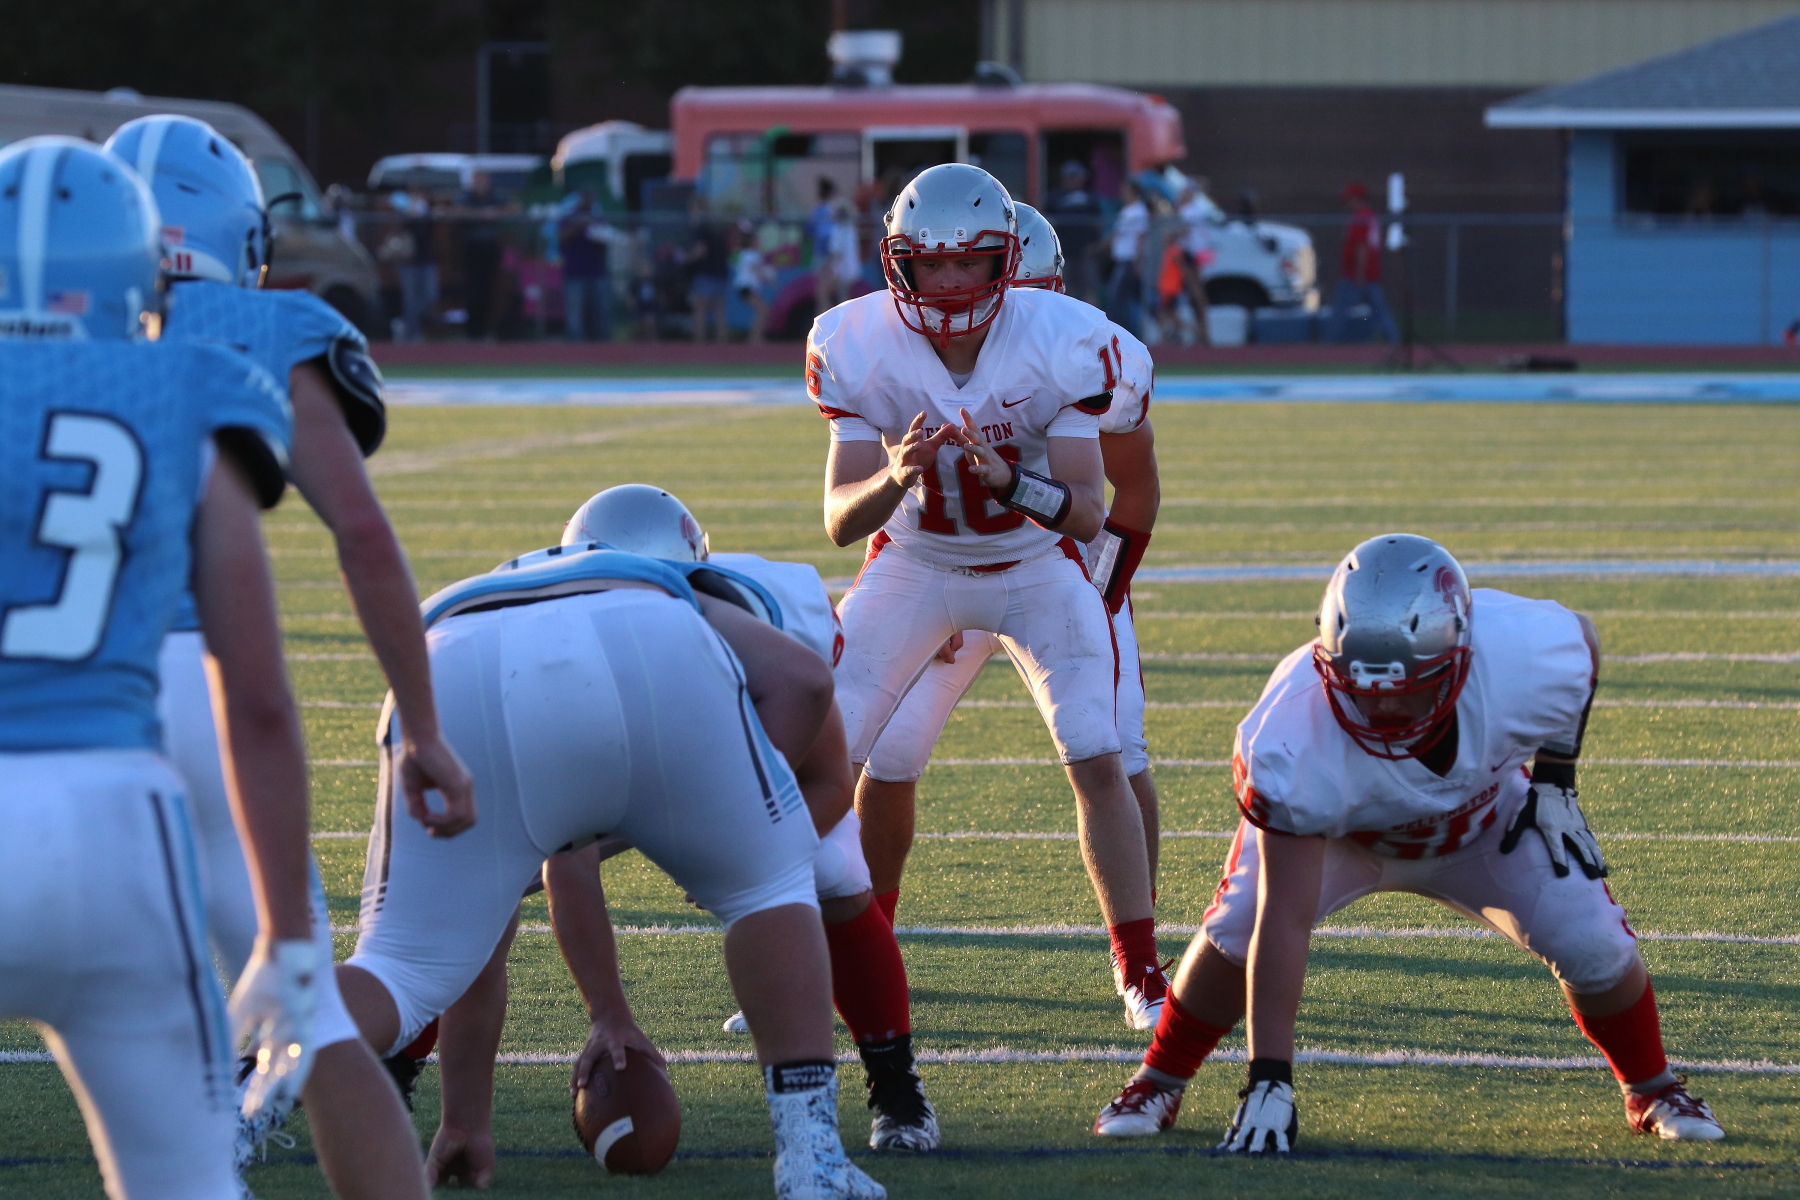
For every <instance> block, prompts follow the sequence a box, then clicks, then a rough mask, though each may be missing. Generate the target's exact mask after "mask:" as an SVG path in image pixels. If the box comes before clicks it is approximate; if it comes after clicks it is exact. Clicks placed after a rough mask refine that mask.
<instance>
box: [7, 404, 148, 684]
mask: <svg viewBox="0 0 1800 1200" xmlns="http://www.w3.org/2000/svg"><path fill="white" fill-rule="evenodd" d="M40 457H41V458H44V459H56V460H62V461H74V462H86V463H92V464H93V467H94V477H93V482H92V483H91V484H90V485H89V487H88V490H87V491H86V492H64V491H52V492H51V493H50V494H49V495H48V496H46V497H45V498H44V508H43V516H42V517H41V518H40V519H39V520H38V527H37V541H38V543H39V544H40V545H44V546H55V547H58V548H60V549H65V550H70V551H72V552H73V553H72V554H70V556H69V560H68V564H67V566H66V567H65V568H64V570H63V577H62V587H61V589H60V590H59V591H58V593H57V596H56V599H55V600H52V601H51V602H50V603H48V604H21V605H16V606H14V607H13V608H11V609H8V610H7V612H6V616H5V620H4V622H3V623H0V657H5V658H50V659H58V660H61V661H64V662H72V661H77V660H80V659H83V658H86V657H88V656H89V655H91V654H93V653H94V651H96V650H98V649H99V648H100V641H101V638H102V636H103V635H104V633H105V631H106V618H107V615H108V614H109V613H110V612H111V611H112V599H113V588H114V585H115V584H117V583H118V580H119V567H120V566H121V565H122V564H123V562H124V558H125V547H124V534H125V530H126V528H127V527H128V526H129V525H130V524H131V520H132V517H133V516H134V515H135V514H136V511H137V504H138V494H139V485H140V484H141V483H142V482H143V478H144V452H143V450H142V449H141V448H140V447H139V446H138V441H137V438H136V437H135V436H133V434H132V432H131V431H130V430H129V429H127V428H126V427H125V426H124V425H122V424H120V423H119V422H118V421H115V420H114V419H112V418H111V417H103V416H96V415H93V414H88V413H68V412H58V413H51V414H50V426H49V429H48V430H47V431H46V433H45V436H44V449H43V452H42V453H41V455H40Z"/></svg>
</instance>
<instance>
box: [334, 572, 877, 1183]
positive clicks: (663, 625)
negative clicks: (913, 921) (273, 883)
mask: <svg viewBox="0 0 1800 1200" xmlns="http://www.w3.org/2000/svg"><path fill="white" fill-rule="evenodd" d="M424 615H425V624H426V628H427V631H428V632H427V645H428V647H429V649H430V653H431V667H432V683H433V687H434V688H435V690H436V695H437V702H438V711H439V712H440V713H441V714H442V720H443V727H444V731H445V736H446V737H447V738H448V740H449V742H450V744H451V745H453V746H455V747H456V749H457V751H458V752H459V753H460V754H461V755H462V757H463V759H464V761H466V762H467V763H468V764H469V766H470V768H471V770H472V772H473V775H474V779H475V793H476V797H477V799H478V801H479V803H480V806H481V822H480V824H478V825H476V826H475V827H474V828H473V829H472V830H470V831H469V832H467V833H464V834H462V835H461V836H460V837H457V838H453V839H434V838H432V837H430V836H429V835H428V833H427V832H426V831H425V830H424V829H423V828H421V827H420V826H418V825H417V824H415V823H414V822H411V821H405V820H396V819H395V817H394V809H395V806H396V804H397V803H399V802H400V797H398V796H397V795H396V794H395V793H396V791H397V787H396V781H395V779H394V773H393V771H392V758H393V755H394V751H395V747H396V746H397V745H398V744H399V742H400V739H402V738H403V737H404V736H405V731H404V729H403V728H402V722H403V718H402V717H401V716H400V714H399V713H398V712H397V711H395V708H394V706H393V705H391V704H390V705H388V706H387V708H386V709H385V710H384V712H383V714H382V724H381V731H380V742H381V747H382V757H383V764H384V765H383V767H382V774H381V778H382V792H381V795H380V798H379V800H378V802H377V804H378V806H377V811H376V825H375V830H374V834H373V836H372V837H371V839H370V843H369V857H368V866H367V869H366V873H365V877H364V884H363V907H362V918H361V922H360V924H361V931H362V932H361V936H360V937H359V939H358V940H357V945H356V952H355V954H354V955H352V956H351V958H350V960H349V962H347V963H345V964H343V965H341V966H340V967H339V968H338V982H339V986H340V988H341V989H342V991H343V994H344V999H345V1002H346V1003H347V1004H348V1006H349V1008H350V1011H351V1013H352V1014H353V1015H354V1016H355V1018H356V1021H357V1025H358V1026H359V1027H360V1028H361V1030H362V1033H363V1036H364V1038H365V1039H367V1040H368V1041H369V1042H370V1043H371V1044H372V1045H373V1046H375V1047H376V1048H377V1049H378V1050H379V1051H381V1052H382V1053H383V1054H391V1053H393V1052H394V1051H396V1050H398V1049H400V1048H402V1047H404V1046H406V1045H408V1044H409V1043H411V1042H412V1041H413V1040H414V1039H416V1038H417V1037H418V1035H419V1033H420V1031H421V1030H422V1029H424V1027H425V1025H426V1023H427V1022H429V1021H431V1020H432V1019H433V1018H436V1017H438V1016H439V1015H440V1014H442V1013H443V1012H444V1010H445V1009H446V1008H448V1007H449V1006H450V1005H451V1004H452V1003H453V1002H455V1001H456V1000H457V998H458V997H460V996H462V995H463V993H464V992H465V991H466V990H467V989H468V987H469V985H470V984H471V983H473V982H474V981H475V980H476V979H477V977H478V976H479V975H480V973H481V971H482V968H483V966H484V964H487V963H489V962H490V961H491V959H492V956H493V954H494V951H495V948H496V947H497V945H498V944H499V943H500V941H501V939H502V937H503V936H504V935H505V933H506V931H507V930H508V928H509V926H510V925H511V923H512V921H513V918H514V914H515V913H516V911H517V908H518V903H519V897H520V896H521V895H522V894H523V893H524V892H525V889H526V887H527V886H528V885H529V884H530V883H531V881H532V880H533V879H534V878H535V877H537V876H538V875H539V874H540V872H541V870H542V868H543V866H544V863H545V860H546V859H549V858H551V857H552V856H555V855H558V854H560V853H562V852H566V851H572V850H578V849H580V848H582V847H584V846H586V845H588V844H589V843H592V842H595V841H596V840H598V839H600V838H602V837H605V836H608V835H616V836H617V837H618V838H620V839H622V840H623V841H625V842H627V843H629V844H630V845H632V846H634V847H636V848H637V849H638V850H639V851H641V852H642V853H643V854H644V855H645V857H647V858H649V859H650V860H651V861H652V862H654V863H656V864H657V865H658V866H660V867H662V868H663V869H664V870H665V871H667V872H669V874H670V875H671V876H672V877H673V878H674V879H675V880H676V881H677V883H679V884H680V885H681V886H682V887H683V888H684V889H685V890H686V891H687V892H688V893H689V894H690V895H691V896H693V897H694V899H695V902H696V903H698V904H700V905H701V906H702V907H703V908H705V909H707V910H708V911H709V912H712V913H713V914H715V915H716V916H718V917H719V919H720V920H721V921H723V922H724V924H725V930H726V932H725V961H726V970H727V973H728V974H729V975H730V977H731V982H732V986H733V989H734V990H735V992H736V994H737V998H738V1002H739V1003H740V1004H741V1005H742V1006H743V1008H744V1012H745V1014H746V1015H747V1017H748V1020H749V1025H750V1030H751V1033H752V1036H753V1037H754V1038H755V1041H756V1049H757V1056H758V1060H759V1062H760V1063H761V1064H762V1066H763V1069H764V1080H765V1085H766V1090H767V1097H768V1102H769V1111H770V1116H771V1119H772V1121H773V1123H774V1128H775V1140H776V1163H775V1182H776V1194H777V1195H778V1196H780V1197H783V1198H784V1200H828V1198H846V1200H869V1198H874V1197H880V1196H884V1195H885V1194H886V1193H885V1191H884V1190H883V1189H882V1188H881V1186H880V1185H879V1184H877V1183H875V1182H874V1181H873V1180H871V1179H869V1177H868V1176H867V1175H865V1174H863V1172H862V1171H860V1170H858V1169H857V1168H856V1167H855V1166H853V1165H852V1164H851V1163H850V1160H849V1159H848V1158H846V1157H845V1155H844V1151H843V1147H842V1144H841V1143H840V1141H839V1139H838V1130H837V1068H836V1063H835V1061H834V1058H833V1049H832V1034H831V997H830V970H831V966H830V962H829V959H828V956H827V951H826V943H825V936H824V933H823V931H822V930H821V928H820V924H819V907H818V901H817V900H816V899H815V891H816V888H815V885H814V882H813V861H814V858H815V854H816V851H817V849H818V844H819V838H818V834H817V833H816V832H815V831H814V816H813V814H812V813H811V812H809V810H808V807H807V801H806V797H805V796H804V795H803V794H802V793H801V791H800V788H799V786H798V785H797V784H796V782H795V779H794V775H793V772H792V771H790V770H789V769H788V766H787V763H788V762H799V761H802V760H803V759H804V758H805V757H806V751H807V750H808V748H810V747H811V745H812V744H813V743H814V742H815V741H816V740H817V739H818V737H819V734H820V731H821V729H822V728H824V727H825V726H826V724H827V719H828V717H829V715H830V713H831V708H832V684H831V671H830V668H829V667H828V666H826V664H825V663H824V662H823V661H822V660H820V659H819V658H818V657H817V656H816V655H813V654H803V653H797V652H796V651H797V649H798V647H797V646H796V643H795V642H794V641H793V639H791V638H789V637H787V636H786V635H785V634H783V633H781V632H780V631H779V630H777V629H774V628H772V627H770V626H769V625H767V624H765V623H764V622H762V621H760V620H758V619H757V618H756V617H754V616H752V615H751V614H749V613H747V612H745V611H744V610H743V609H742V608H740V607H738V606H737V605H735V604H732V603H729V602H727V601H723V600H719V599H716V598H715V597H713V596H710V595H706V594H704V593H697V592H696V591H695V589H694V588H693V587H691V586H690V585H689V583H688V581H687V579H686V578H685V577H684V576H683V575H682V573H681V572H679V571H677V570H675V569H674V568H673V566H671V565H670V564H668V563H665V562H662V561H660V560H657V559H651V558H645V557H641V556H639V555H634V554H625V553H621V552H618V551H612V550H581V551H577V552H572V553H562V554H543V555H542V556H540V557H536V558H534V559H533V561H531V562H528V563H522V564H520V565H519V566H518V567H517V568H516V569H512V570H504V571H496V572H491V573H489V574H486V575H478V576H475V577H474V578H472V579H466V580H463V581H462V582H461V583H457V584H453V585H451V586H450V587H448V588H446V589H444V590H443V591H441V592H439V593H437V594H436V595H435V596H433V597H431V598H429V599H428V600H427V601H426V602H425V605H424ZM847 782H848V781H847V780H846V781H845V783H846V786H847ZM576 978H577V982H578V983H580V984H582V985H583V986H584V988H585V987H586V986H587V985H588V984H589V983H590V982H591V981H592V978H593V976H592V975H591V974H590V973H584V972H581V971H577V973H576ZM583 998H584V1000H586V1001H587V1002H588V1005H589V1010H590V1011H591V1012H599V1011H601V1010H602V1009H603V1008H604V1007H605V1006H606V1000H607V997H606V996H605V995H602V994H599V993H597V992H595V991H592V990H588V991H586V992H585V994H584V997H583Z"/></svg>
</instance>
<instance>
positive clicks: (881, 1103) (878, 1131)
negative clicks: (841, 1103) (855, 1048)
mask: <svg viewBox="0 0 1800 1200" xmlns="http://www.w3.org/2000/svg"><path fill="white" fill-rule="evenodd" d="M864 1065H865V1066H866V1067H868V1074H869V1085H868V1086H869V1107H870V1108H872V1109H874V1110H875V1119H874V1120H873V1121H871V1122H870V1123H869V1147H870V1148H871V1149H874V1150H910V1151H912V1152H913V1153H915V1154H924V1153H927V1152H929V1151H932V1150H936V1149H937V1148H938V1147H939V1146H941V1145H942V1144H943V1137H942V1136H941V1135H940V1134H939V1133H938V1122H937V1110H936V1109H934V1108H932V1107H931V1101H929V1100H927V1099H926V1098H925V1083H924V1081H923V1080H921V1079H920V1078H919V1073H918V1071H916V1070H914V1069H913V1066H912V1056H911V1055H910V1054H908V1055H907V1056H906V1062H905V1065H904V1066H903V1067H902V1066H900V1065H899V1064H894V1065H891V1066H888V1065H881V1066H869V1065H868V1060H866V1059H865V1060H864Z"/></svg>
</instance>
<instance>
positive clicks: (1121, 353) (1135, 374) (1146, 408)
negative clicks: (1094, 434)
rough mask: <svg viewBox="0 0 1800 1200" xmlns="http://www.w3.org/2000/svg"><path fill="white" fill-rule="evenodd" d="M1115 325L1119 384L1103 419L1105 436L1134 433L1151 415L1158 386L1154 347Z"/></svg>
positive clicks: (1113, 338) (1114, 359) (1114, 390)
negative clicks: (1107, 434)
mask: <svg viewBox="0 0 1800 1200" xmlns="http://www.w3.org/2000/svg"><path fill="white" fill-rule="evenodd" d="M1107 324H1108V325H1111V326H1112V358H1113V372H1114V374H1115V375H1117V376H1118V380H1119V382H1118V384H1117V385H1116V386H1115V387H1114V388H1113V390H1112V406H1111V407H1110V408H1108V409H1107V410H1106V412H1105V413H1104V414H1103V415H1102V416H1101V417H1100V432H1101V433H1130V432H1132V431H1133V430H1135V429H1136V428H1138V426H1140V425H1142V424H1143V423H1144V419H1145V418H1146V417H1148V416H1149V415H1150V392H1151V389H1152V388H1153V387H1154V386H1155V384H1156V363H1155V362H1154V361H1153V360H1152V359H1151V357H1150V347H1148V346H1146V345H1144V343H1142V342H1140V341H1138V340H1137V338H1135V337H1133V336H1132V333H1131V331H1130V330H1129V329H1126V328H1125V327H1124V326H1122V325H1116V324H1113V323H1112V322H1110V321H1109V322H1107Z"/></svg>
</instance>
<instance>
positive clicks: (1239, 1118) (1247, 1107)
mask: <svg viewBox="0 0 1800 1200" xmlns="http://www.w3.org/2000/svg"><path fill="white" fill-rule="evenodd" d="M1238 1097H1239V1099H1238V1106H1237V1112H1235V1113H1233V1114H1232V1117H1231V1128H1230V1129H1228V1130H1226V1131H1225V1140H1224V1141H1222V1142H1220V1143H1219V1149H1221V1150H1227V1151H1230V1152H1231V1153H1233V1154H1261V1153H1262V1152H1263V1150H1264V1149H1265V1148H1266V1144H1267V1143H1269V1142H1273V1143H1274V1151H1275V1153H1277V1154H1286V1153H1287V1152H1288V1151H1290V1150H1292V1149H1293V1148H1294V1142H1295V1140H1297V1139H1298V1138H1299V1136H1300V1115H1299V1114H1298V1113H1297V1112H1296V1111H1295V1110H1294V1088H1293V1085H1292V1084H1287V1083H1283V1082H1281V1081H1280V1080H1278V1079H1264V1080H1262V1081H1261V1082H1259V1083H1253V1084H1251V1085H1250V1086H1249V1087H1247V1088H1245V1089H1244V1090H1243V1091H1241V1092H1239V1093H1238Z"/></svg>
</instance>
